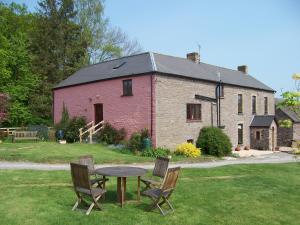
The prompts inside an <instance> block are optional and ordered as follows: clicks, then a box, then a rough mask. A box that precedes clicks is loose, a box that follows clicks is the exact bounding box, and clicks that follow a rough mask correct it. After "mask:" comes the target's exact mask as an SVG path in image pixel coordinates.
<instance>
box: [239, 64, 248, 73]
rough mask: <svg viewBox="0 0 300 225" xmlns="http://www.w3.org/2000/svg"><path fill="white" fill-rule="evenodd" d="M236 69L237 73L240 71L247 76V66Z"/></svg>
mask: <svg viewBox="0 0 300 225" xmlns="http://www.w3.org/2000/svg"><path fill="white" fill-rule="evenodd" d="M237 69H238V71H240V72H242V73H244V74H248V66H247V65H242V66H238V67H237Z"/></svg>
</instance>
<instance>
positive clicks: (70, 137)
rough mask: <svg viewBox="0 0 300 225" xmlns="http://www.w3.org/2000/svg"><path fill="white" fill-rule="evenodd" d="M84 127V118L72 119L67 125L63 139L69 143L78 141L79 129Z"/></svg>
mask: <svg viewBox="0 0 300 225" xmlns="http://www.w3.org/2000/svg"><path fill="white" fill-rule="evenodd" d="M85 125H86V119H85V118H84V117H73V118H72V119H71V120H70V121H69V122H68V124H67V127H66V131H65V139H66V141H67V142H69V143H73V142H76V141H79V129H80V128H82V127H84V126H85Z"/></svg>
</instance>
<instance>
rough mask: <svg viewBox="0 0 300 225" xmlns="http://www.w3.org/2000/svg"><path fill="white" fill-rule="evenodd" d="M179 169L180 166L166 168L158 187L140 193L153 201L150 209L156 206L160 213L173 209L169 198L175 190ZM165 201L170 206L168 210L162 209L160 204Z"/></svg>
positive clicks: (166, 212)
mask: <svg viewBox="0 0 300 225" xmlns="http://www.w3.org/2000/svg"><path fill="white" fill-rule="evenodd" d="M179 171H180V167H175V168H171V169H168V171H167V173H166V176H165V178H164V181H163V183H162V185H161V187H160V188H151V189H148V190H146V191H144V192H143V193H142V195H144V196H147V197H149V198H151V199H152V201H153V204H152V205H151V207H150V211H151V210H154V209H156V208H158V209H159V211H160V213H161V214H162V215H166V214H168V213H169V212H173V211H174V208H173V206H172V205H171V203H170V201H169V198H170V196H171V195H172V193H173V191H174V190H175V186H176V183H177V179H178V176H179ZM165 203H166V204H167V205H168V207H169V208H170V210H169V211H163V209H162V206H163V204H165Z"/></svg>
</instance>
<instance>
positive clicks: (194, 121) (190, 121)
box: [186, 120, 202, 123]
mask: <svg viewBox="0 0 300 225" xmlns="http://www.w3.org/2000/svg"><path fill="white" fill-rule="evenodd" d="M186 122H187V123H199V122H202V120H186Z"/></svg>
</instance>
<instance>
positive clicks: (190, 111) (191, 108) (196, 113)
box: [186, 104, 201, 120]
mask: <svg viewBox="0 0 300 225" xmlns="http://www.w3.org/2000/svg"><path fill="white" fill-rule="evenodd" d="M186 119H187V120H201V104H187V105H186Z"/></svg>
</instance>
